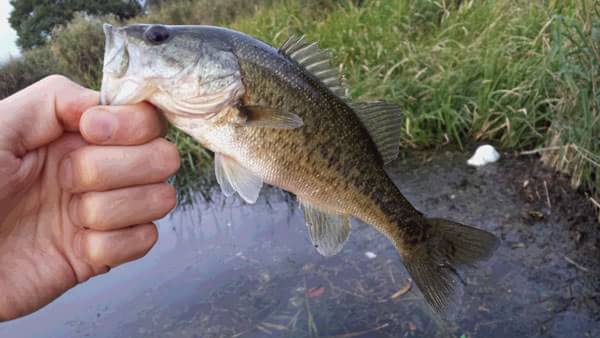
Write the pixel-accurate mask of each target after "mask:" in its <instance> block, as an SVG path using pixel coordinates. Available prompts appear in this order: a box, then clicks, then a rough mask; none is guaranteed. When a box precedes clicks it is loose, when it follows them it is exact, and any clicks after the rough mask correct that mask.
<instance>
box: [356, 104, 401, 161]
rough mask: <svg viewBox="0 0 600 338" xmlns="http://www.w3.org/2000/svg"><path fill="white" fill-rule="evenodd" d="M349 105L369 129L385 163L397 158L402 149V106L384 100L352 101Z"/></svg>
mask: <svg viewBox="0 0 600 338" xmlns="http://www.w3.org/2000/svg"><path fill="white" fill-rule="evenodd" d="M349 105H350V107H352V109H354V111H355V112H356V114H357V115H358V117H359V118H360V120H361V122H362V123H363V125H364V126H365V128H367V130H368V131H369V135H371V138H372V139H373V142H375V145H376V146H377V149H378V150H379V154H380V155H381V158H382V159H383V163H389V162H391V161H393V160H394V159H396V157H398V152H399V151H400V135H401V134H400V131H401V129H402V114H401V111H400V107H398V106H397V105H395V104H393V103H387V102H383V101H376V102H350V103H349Z"/></svg>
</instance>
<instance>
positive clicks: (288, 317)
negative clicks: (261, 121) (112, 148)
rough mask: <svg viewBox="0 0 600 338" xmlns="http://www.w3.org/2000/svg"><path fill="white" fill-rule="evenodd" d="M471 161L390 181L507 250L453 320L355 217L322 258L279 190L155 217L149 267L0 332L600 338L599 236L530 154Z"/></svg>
mask: <svg viewBox="0 0 600 338" xmlns="http://www.w3.org/2000/svg"><path fill="white" fill-rule="evenodd" d="M466 159H467V155H463V154H457V153H437V154H435V155H431V154H421V155H413V156H412V157H410V158H407V159H404V160H402V161H401V163H400V165H399V166H398V168H399V170H397V171H396V173H397V174H396V175H395V176H396V179H397V182H398V184H399V185H400V187H401V190H402V191H403V193H404V194H405V195H406V197H407V198H408V199H409V200H410V201H411V202H412V203H413V204H414V205H415V206H416V207H417V208H419V209H420V210H421V211H423V212H424V213H426V214H428V215H431V216H437V217H444V218H451V219H454V220H457V221H460V222H463V223H466V224H473V225H476V226H478V227H481V228H484V229H487V230H490V231H492V232H493V233H495V234H497V235H498V236H499V237H500V238H501V239H502V244H501V247H500V248H499V250H498V251H497V253H496V255H495V256H494V257H493V258H492V259H491V260H490V261H488V262H486V263H484V264H481V265H480V267H479V268H478V269H469V270H466V271H463V272H462V275H463V277H464V279H465V282H466V283H467V285H468V286H467V287H466V288H465V294H464V297H463V299H462V303H460V304H458V305H457V306H456V307H455V311H454V313H455V315H454V318H453V319H451V320H443V319H439V318H435V317H434V316H432V314H431V311H430V310H429V309H428V308H427V306H426V304H425V303H424V301H423V300H422V297H421V295H420V294H419V293H418V291H417V290H416V288H415V287H414V286H412V284H411V282H410V280H409V277H408V275H407V273H406V271H405V270H404V268H403V266H402V265H401V264H400V261H399V257H398V255H397V253H396V252H395V250H394V249H393V248H392V246H391V244H390V243H389V242H388V241H387V240H386V239H385V238H383V236H381V235H380V234H379V233H377V232H376V231H374V230H373V229H371V228H370V227H368V226H366V225H363V224H358V223H355V224H354V225H353V231H352V234H351V236H350V240H349V241H348V243H347V245H346V247H345V248H344V250H343V251H342V252H341V253H340V254H338V255H337V256H334V257H331V258H325V257H322V256H320V255H319V254H317V253H316V252H315V251H314V250H313V248H312V246H311V245H310V242H309V240H308V238H307V234H306V229H305V226H304V223H303V218H302V213H301V210H299V209H298V207H297V206H296V205H295V204H294V203H290V201H289V200H288V199H287V198H286V197H285V196H283V195H281V194H277V193H275V194H271V195H269V197H268V201H266V200H265V199H264V197H261V200H260V201H259V203H258V204H257V205H254V206H245V205H241V204H240V203H239V202H238V201H226V202H217V204H216V205H210V206H206V205H202V206H199V207H198V208H196V209H195V210H193V211H187V212H182V211H179V212H177V213H175V214H174V215H173V216H172V217H170V218H167V219H165V220H163V221H161V222H160V225H161V230H160V231H161V232H160V235H161V238H160V240H159V243H158V245H157V247H156V249H155V250H153V252H152V253H151V254H150V255H149V256H148V257H146V258H145V259H143V260H141V261H138V262H135V263H133V264H130V265H129V266H127V267H126V268H122V267H121V268H118V269H115V270H114V271H113V272H112V273H111V274H110V275H106V276H102V277H99V278H96V279H95V280H93V281H92V282H91V283H88V284H85V285H81V286H79V287H78V288H76V289H74V290H72V291H71V292H69V293H67V294H66V295H65V296H63V297H62V298H61V299H59V301H57V302H56V303H53V304H51V305H50V306H48V307H46V308H45V309H43V310H41V311H39V312H37V313H35V314H33V315H31V316H29V317H26V318H23V319H21V320H18V321H14V322H11V323H8V324H3V325H0V336H1V337H19V336H37V337H57V336H86V337H305V336H311V335H312V336H322V337H340V338H341V337H411V336H412V337H433V336H439V337H446V336H451V337H461V336H465V337H508V336H540V337H565V336H569V337H597V336H600V235H599V233H600V232H599V227H598V225H597V223H596V222H595V219H594V213H593V210H592V208H591V206H590V204H589V203H588V202H587V200H586V198H585V196H584V195H583V194H582V193H578V192H576V191H573V190H572V189H570V188H569V186H568V180H567V179H564V178H562V177H560V176H559V175H556V174H553V173H551V172H550V171H547V170H544V169H543V168H540V166H539V165H538V162H537V161H535V159H533V158H527V157H519V158H511V157H506V156H505V157H504V158H502V159H501V161H500V162H498V163H496V164H493V165H489V166H486V167H483V168H478V169H476V168H471V167H467V166H466V164H465V162H466Z"/></svg>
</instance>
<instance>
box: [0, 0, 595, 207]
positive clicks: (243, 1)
mask: <svg viewBox="0 0 600 338" xmlns="http://www.w3.org/2000/svg"><path fill="white" fill-rule="evenodd" d="M106 20H108V21H115V19H114V18H107V17H103V18H95V19H91V18H89V17H86V16H82V15H79V16H77V17H76V18H75V19H74V20H73V21H72V22H71V23H70V24H69V25H68V26H67V27H64V28H62V29H59V30H57V31H55V33H54V35H53V36H54V37H53V38H52V39H51V41H50V43H49V44H48V45H47V46H45V47H40V48H37V49H35V50H31V51H28V52H25V53H24V55H23V57H22V58H20V59H15V60H11V61H9V62H8V63H6V64H5V65H4V66H3V67H2V68H0V97H4V96H7V95H9V94H10V93H12V92H14V91H16V90H18V89H20V88H22V87H24V86H25V85H27V84H29V83H31V82H33V81H35V80H37V79H39V78H41V77H43V76H45V75H47V74H49V73H53V72H57V73H63V74H65V75H68V76H70V77H73V78H75V79H77V80H78V81H80V82H82V83H83V84H85V85H87V86H91V87H93V88H96V89H97V88H98V87H99V85H100V75H101V65H102V62H101V61H102V53H103V47H102V41H103V37H102V32H101V22H102V21H106ZM129 22H161V23H170V24H175V23H178V24H201V23H204V24H215V25H224V26H228V27H231V28H233V29H236V30H240V31H243V32H246V33H249V34H251V35H254V36H257V37H259V38H261V39H263V40H265V41H266V42H269V43H272V44H273V45H275V46H277V45H279V44H281V43H282V42H283V41H284V40H285V39H286V38H287V37H288V36H289V35H294V34H306V35H307V37H308V38H309V39H311V40H319V41H320V45H321V46H322V47H325V48H329V49H331V50H332V52H333V57H334V62H335V64H337V65H339V68H340V70H341V71H342V73H343V75H344V77H345V81H346V83H347V84H348V86H349V94H350V96H351V97H352V98H354V99H385V100H389V101H393V102H396V103H398V104H399V105H400V106H401V107H403V109H404V114H405V115H404V126H403V128H402V130H399V131H398V132H399V133H402V144H403V148H404V149H413V148H432V147H438V146H440V145H445V144H448V143H452V144H456V145H458V146H461V147H462V146H463V144H464V143H465V142H467V141H469V140H475V141H478V142H483V141H485V142H491V143H493V144H496V145H498V146H499V147H501V148H502V149H505V150H515V151H520V152H525V153H526V154H540V155H541V157H542V160H543V161H544V162H545V163H546V164H548V165H550V166H552V167H554V168H556V169H557V170H560V171H562V172H565V173H567V174H569V175H571V177H572V184H573V185H574V186H577V187H579V186H581V187H583V188H585V189H586V190H587V191H592V192H595V193H596V194H598V192H599V191H600V92H599V89H598V85H599V82H598V77H599V76H600V5H599V4H598V2H597V1H594V0H565V1H557V0H550V1H542V0H535V1H526V0H516V1H515V0H498V1H474V0H470V1H469V0H424V1H409V0H364V1H362V0H354V1H350V0H310V1H300V0H280V1H277V0H224V1H219V2H213V1H207V0H180V1H170V2H166V3H165V4H163V5H162V6H161V7H157V8H152V9H151V10H150V11H149V13H147V14H146V15H145V16H140V17H136V18H133V19H131V20H129ZM169 137H170V138H171V139H173V140H176V141H177V142H178V145H179V148H180V151H181V152H182V159H183V160H182V169H181V170H180V172H179V174H178V175H177V176H176V177H175V178H174V181H175V183H176V185H177V186H178V188H179V189H178V191H179V192H180V198H181V201H182V202H184V204H185V203H187V202H190V201H191V196H192V194H191V192H193V191H201V192H203V193H204V194H203V195H204V196H208V190H209V189H210V187H211V185H212V183H213V178H212V167H211V155H210V154H209V153H208V152H207V151H206V150H204V149H203V148H202V147H200V146H198V145H197V144H195V143H194V142H193V141H191V140H190V139H189V138H188V137H187V136H185V135H183V134H181V133H179V132H177V131H175V130H172V131H171V133H170V135H169ZM596 196H597V195H596ZM598 200H599V199H598V198H596V201H598ZM599 206H600V204H599Z"/></svg>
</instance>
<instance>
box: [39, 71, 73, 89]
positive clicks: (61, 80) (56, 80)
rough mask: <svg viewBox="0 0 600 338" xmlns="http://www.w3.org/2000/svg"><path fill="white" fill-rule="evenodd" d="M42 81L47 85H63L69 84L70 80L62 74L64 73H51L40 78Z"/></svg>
mask: <svg viewBox="0 0 600 338" xmlns="http://www.w3.org/2000/svg"><path fill="white" fill-rule="evenodd" d="M41 82H42V83H44V84H45V85H49V86H52V87H54V86H64V85H66V84H71V83H72V81H71V80H69V78H68V77H66V76H64V75H60V74H52V75H48V76H46V77H45V78H43V79H42V81H41Z"/></svg>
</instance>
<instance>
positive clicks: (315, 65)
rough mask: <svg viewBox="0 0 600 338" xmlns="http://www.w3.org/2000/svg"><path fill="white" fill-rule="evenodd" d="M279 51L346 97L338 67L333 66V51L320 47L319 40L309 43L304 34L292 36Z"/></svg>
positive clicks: (333, 90) (340, 95) (336, 93)
mask: <svg viewBox="0 0 600 338" xmlns="http://www.w3.org/2000/svg"><path fill="white" fill-rule="evenodd" d="M279 51H280V52H281V53H282V54H284V55H285V56H287V57H289V58H290V59H292V60H294V61H296V62H297V63H298V64H299V65H300V66H302V67H303V68H304V69H306V70H307V71H308V72H310V73H311V74H313V75H314V76H315V77H316V78H317V79H319V80H321V82H323V83H324V84H325V85H326V86H327V88H329V90H331V91H332V92H333V93H334V94H335V95H337V96H339V97H341V98H344V97H345V95H346V93H345V91H346V89H345V88H344V86H343V85H342V82H341V80H340V74H339V72H338V70H337V69H335V68H333V67H332V66H331V62H330V60H331V53H330V52H329V51H328V50H326V49H320V48H319V47H318V45H317V42H313V43H308V42H307V41H306V39H305V38H304V35H303V36H300V37H294V36H292V37H290V38H289V39H287V40H286V41H285V43H284V44H283V45H282V46H281V48H279Z"/></svg>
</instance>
